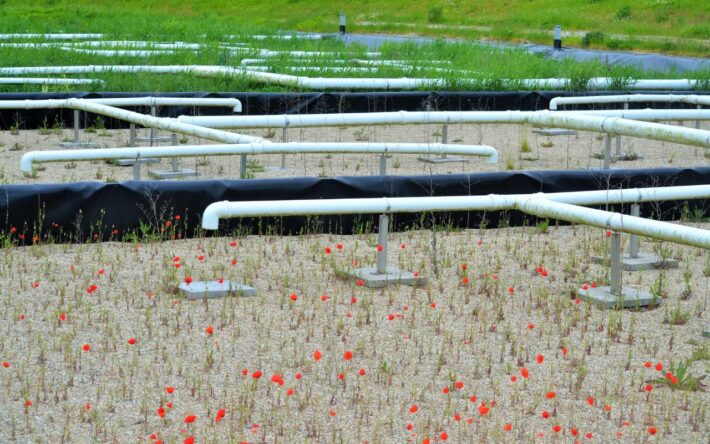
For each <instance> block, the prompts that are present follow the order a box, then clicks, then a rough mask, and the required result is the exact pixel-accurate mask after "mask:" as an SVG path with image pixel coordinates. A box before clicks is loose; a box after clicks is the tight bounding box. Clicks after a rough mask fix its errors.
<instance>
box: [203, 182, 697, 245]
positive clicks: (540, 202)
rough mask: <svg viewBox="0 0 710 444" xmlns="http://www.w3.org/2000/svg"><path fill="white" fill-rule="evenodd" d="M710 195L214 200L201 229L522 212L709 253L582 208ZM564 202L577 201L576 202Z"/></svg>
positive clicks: (650, 224)
mask: <svg viewBox="0 0 710 444" xmlns="http://www.w3.org/2000/svg"><path fill="white" fill-rule="evenodd" d="M708 197H710V185H697V186H687V187H658V188H640V189H633V190H601V191H584V192H579V193H574V192H573V193H551V194H544V193H537V194H526V195H520V194H518V195H515V194H511V195H488V196H447V197H407V198H370V199H334V200H290V201H256V202H253V201H252V202H229V201H222V202H215V203H212V204H210V205H208V206H207V208H206V209H205V211H204V213H203V216H202V227H203V228H204V229H207V230H216V229H217V228H218V227H219V219H225V218H235V217H266V216H301V215H309V216H315V215H333V214H390V213H417V212H439V211H474V210H475V211H497V210H505V209H514V210H519V211H522V212H525V213H528V214H534V215H538V216H541V217H550V218H554V219H558V220H564V221H568V222H573V223H581V224H587V225H592V226H598V227H604V228H608V229H613V230H616V231H621V232H627V233H631V234H637V235H641V236H648V237H651V238H654V239H661V240H668V241H671V242H676V243H681V244H685V245H691V246H696V247H700V248H705V249H710V231H708V230H701V229H698V228H694V227H686V226H682V225H676V224H670V223H666V222H658V221H652V220H646V219H641V218H638V217H633V216H626V215H622V214H618V213H612V212H608V211H601V210H594V209H589V208H584V207H580V206H578V205H593V204H603V203H607V204H612V203H634V202H637V201H638V200H637V199H639V198H646V199H649V201H658V200H670V199H673V200H684V199H698V198H708ZM565 201H572V202H575V204H571V203H569V202H565Z"/></svg>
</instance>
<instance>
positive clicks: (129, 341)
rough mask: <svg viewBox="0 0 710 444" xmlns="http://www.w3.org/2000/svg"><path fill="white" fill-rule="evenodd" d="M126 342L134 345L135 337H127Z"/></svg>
mask: <svg viewBox="0 0 710 444" xmlns="http://www.w3.org/2000/svg"><path fill="white" fill-rule="evenodd" d="M128 343H129V344H131V345H135V344H136V338H129V339H128Z"/></svg>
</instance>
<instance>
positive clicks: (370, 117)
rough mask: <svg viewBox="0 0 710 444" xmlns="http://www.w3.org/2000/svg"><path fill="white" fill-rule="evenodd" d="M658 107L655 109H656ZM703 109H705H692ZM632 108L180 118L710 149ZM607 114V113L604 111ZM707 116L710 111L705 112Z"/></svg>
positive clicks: (699, 135) (709, 136)
mask: <svg viewBox="0 0 710 444" xmlns="http://www.w3.org/2000/svg"><path fill="white" fill-rule="evenodd" d="M651 111H653V110H651ZM688 111H693V112H695V113H697V112H698V111H704V112H706V113H710V111H705V110H688ZM627 112H630V111H624V110H618V111H617V110H612V111H604V112H603V113H605V114H601V115H590V114H589V113H587V112H569V111H458V112H457V111H431V112H430V111H427V112H421V111H416V112H406V111H399V112H383V113H346V114H307V115H276V116H239V117H231V116H227V117H225V116H216V117H188V116H181V117H179V118H178V120H179V121H181V122H190V123H193V124H195V125H200V126H208V127H213V126H214V127H220V128H235V127H238V128H258V127H268V128H284V127H290V128H297V127H308V126H349V125H393V124H401V125H406V124H455V123H499V124H518V125H520V124H535V125H538V126H542V127H555V128H567V129H575V130H582V131H593V132H598V133H606V134H611V135H622V136H629V137H640V138H646V139H652V140H660V141H665V142H675V143H680V144H687V145H693V146H700V147H705V148H709V147H710V131H705V130H700V129H693V128H685V127H677V126H673V125H664V124H660V123H650V122H641V121H637V120H628V119H623V118H620V117H611V116H615V115H619V114H620V113H627ZM598 113H601V112H598ZM703 115H705V114H703Z"/></svg>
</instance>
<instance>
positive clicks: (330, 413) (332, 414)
mask: <svg viewBox="0 0 710 444" xmlns="http://www.w3.org/2000/svg"><path fill="white" fill-rule="evenodd" d="M328 414H329V415H330V416H331V417H333V416H335V410H333V409H331V410H330V412H328Z"/></svg>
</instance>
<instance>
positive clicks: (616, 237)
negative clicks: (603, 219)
mask: <svg viewBox="0 0 710 444" xmlns="http://www.w3.org/2000/svg"><path fill="white" fill-rule="evenodd" d="M609 287H610V290H609V292H610V293H611V294H613V295H615V296H621V233H619V232H614V233H612V234H611V261H610V270H609Z"/></svg>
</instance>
